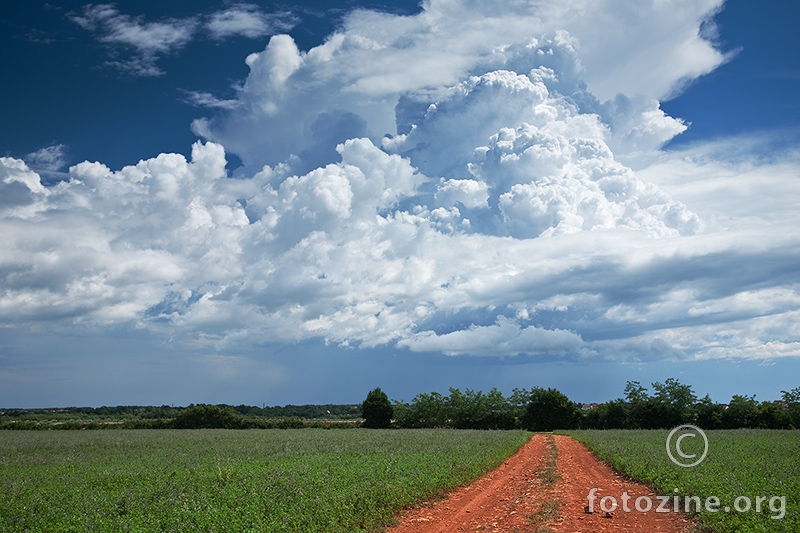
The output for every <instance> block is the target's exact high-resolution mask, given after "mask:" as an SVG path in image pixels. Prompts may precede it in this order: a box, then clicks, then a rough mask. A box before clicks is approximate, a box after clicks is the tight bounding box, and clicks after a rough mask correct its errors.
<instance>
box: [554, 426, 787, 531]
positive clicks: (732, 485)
mask: <svg viewBox="0 0 800 533" xmlns="http://www.w3.org/2000/svg"><path fill="white" fill-rule="evenodd" d="M564 433H566V434H568V435H570V436H572V437H573V438H575V439H577V440H578V441H580V442H582V443H584V444H586V445H587V446H588V447H589V448H590V449H591V450H592V451H594V452H595V454H596V455H597V456H598V457H599V458H600V459H602V460H603V461H605V462H607V463H609V464H610V465H612V466H613V467H614V468H615V469H616V470H617V471H619V472H622V473H624V474H626V475H628V476H630V477H631V478H633V479H636V480H638V481H641V482H643V483H646V484H647V485H649V486H651V487H653V488H655V489H656V491H657V492H659V494H663V495H669V496H670V497H674V496H676V495H677V496H679V497H680V501H684V502H685V497H686V496H698V497H699V498H700V500H701V502H703V506H702V507H701V512H700V513H699V514H697V513H694V509H692V512H691V513H690V514H692V515H697V516H698V519H699V522H700V524H701V526H702V527H704V528H706V529H708V530H710V531H714V532H716V533H751V532H753V533H754V532H758V533H770V532H775V533H778V532H789V531H800V462H799V461H798V457H800V431H796V430H792V431H784V430H714V431H707V432H706V434H707V436H708V440H709V449H708V455H707V457H706V459H705V460H704V461H703V462H702V463H700V464H699V465H697V466H695V467H692V468H682V467H680V466H677V465H675V464H673V463H672V462H671V461H670V459H669V457H668V455H667V453H666V439H667V435H668V433H669V432H668V431H666V430H664V431H661V430H657V431H645V430H605V431H600V430H597V431H588V430H587V431H570V432H564ZM676 489H677V491H676ZM710 497H711V498H713V497H716V498H719V500H720V506H719V510H718V511H716V512H709V511H707V510H706V509H705V502H706V500H707V498H710ZM759 497H760V498H765V499H764V500H762V502H761V504H760V507H761V508H760V511H757V510H756V503H755V502H756V501H757V498H759ZM780 497H783V498H784V501H785V505H783V504H782V502H781V501H779V500H777V499H775V500H770V498H780ZM737 498H740V499H739V500H737ZM745 498H746V499H745ZM748 501H749V502H750V508H749V509H747V510H746V511H745V510H744V509H745V507H746V506H747V504H748ZM726 507H727V508H728V511H727V512H726V511H725V508H726Z"/></svg>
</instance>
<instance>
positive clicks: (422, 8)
mask: <svg viewBox="0 0 800 533" xmlns="http://www.w3.org/2000/svg"><path fill="white" fill-rule="evenodd" d="M799 14H800V7H797V6H795V5H794V4H793V3H790V2H769V3H766V4H765V3H760V4H754V3H752V2H744V1H740V0H735V1H728V2H722V1H721V0H692V1H689V0H653V1H652V2H640V1H635V0H630V1H627V0H594V1H592V2H587V1H585V0H567V1H565V0H558V1H556V0H535V1H527V2H526V1H521V0H512V1H508V2H500V3H498V2H494V1H492V2H488V1H483V0H471V1H461V0H426V1H425V2H423V3H422V4H417V3H416V2H408V1H404V2H390V1H388V0H386V1H383V2H356V1H352V2H340V3H329V2H311V1H308V2H294V3H275V2H273V3H268V2H253V3H237V2H219V1H211V0H201V1H194V2H152V1H137V2H130V1H120V2H116V3H113V4H86V3H83V2H50V3H40V2H25V3H24V4H22V5H15V6H14V7H12V8H9V9H5V10H4V11H3V13H2V14H0V47H2V52H3V53H2V54H0V68H2V69H3V72H4V80H5V81H4V83H3V84H2V85H0V102H2V103H1V104H0V105H2V117H3V119H2V120H3V122H2V123H3V126H4V127H2V128H0V405H1V406H4V407H29V408H33V407H51V406H61V407H63V406H101V405H132V404H136V405H162V404H171V405H188V404H190V403H227V404H234V405H236V404H242V403H243V404H247V405H285V404H290V403H291V404H306V403H358V402H361V401H362V400H363V398H364V397H365V396H366V394H367V392H368V391H369V390H371V389H373V388H375V387H381V388H382V389H383V390H384V391H385V392H386V393H387V394H388V395H389V397H390V398H393V399H396V400H402V401H411V400H412V399H413V397H414V396H416V395H417V394H419V393H422V392H432V391H438V392H442V393H445V394H446V393H447V390H448V388H449V387H457V388H461V389H462V390H463V389H474V390H482V391H485V392H486V391H489V390H490V389H492V388H498V389H500V390H501V391H503V392H504V393H506V394H509V393H510V392H511V390H512V389H514V388H530V387H534V386H536V387H555V388H558V389H559V390H561V391H562V392H564V393H565V394H567V395H568V396H569V397H570V398H571V399H573V400H575V401H582V402H602V401H607V400H610V399H614V398H617V397H620V396H622V395H623V390H624V388H625V383H626V382H627V381H629V380H631V381H633V380H635V381H640V382H641V383H642V384H644V385H645V386H649V385H650V384H651V383H653V382H656V381H658V382H663V381H664V380H665V379H667V378H670V377H673V378H677V379H678V380H680V381H681V382H682V383H685V384H689V385H691V386H692V387H693V389H694V391H695V393H696V394H697V395H698V396H704V395H705V394H709V395H710V396H711V397H712V399H714V400H716V401H719V402H725V401H727V400H729V399H730V397H731V396H732V395H733V394H745V395H756V398H757V399H758V400H772V399H777V398H779V397H780V391H781V390H789V389H792V388H794V387H798V386H800V326H799V325H798V324H800V292H798V291H800V232H798V230H797V229H796V228H798V227H800V209H797V208H798V206H800V150H799V149H798V148H799V147H800V142H798V141H800V127H798V126H800V104H798V103H797V98H796V95H797V94H800V58H799V57H798V54H797V52H796V51H797V50H799V49H800V37H798V35H797V32H793V31H792V29H791V28H790V24H791V23H792V22H793V21H796V20H797V18H798V15H799Z"/></svg>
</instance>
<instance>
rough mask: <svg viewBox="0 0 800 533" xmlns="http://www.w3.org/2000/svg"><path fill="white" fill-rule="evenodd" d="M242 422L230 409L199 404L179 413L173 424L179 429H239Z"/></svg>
mask: <svg viewBox="0 0 800 533" xmlns="http://www.w3.org/2000/svg"><path fill="white" fill-rule="evenodd" d="M242 422H243V420H242V417H240V416H239V415H237V414H236V411H234V410H233V409H232V408H230V407H219V406H218V405H207V404H199V405H190V406H189V407H187V408H186V409H184V410H183V411H181V412H180V413H178V415H177V416H176V417H175V421H174V422H173V424H174V426H175V428H177V429H212V428H224V429H238V428H241V427H242Z"/></svg>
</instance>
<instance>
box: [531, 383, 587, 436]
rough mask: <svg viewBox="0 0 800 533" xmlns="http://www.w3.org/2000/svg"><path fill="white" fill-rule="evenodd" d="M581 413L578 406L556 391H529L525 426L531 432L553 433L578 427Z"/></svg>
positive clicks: (540, 389)
mask: <svg viewBox="0 0 800 533" xmlns="http://www.w3.org/2000/svg"><path fill="white" fill-rule="evenodd" d="M580 418H581V411H580V407H578V404H577V403H575V402H572V401H570V399H569V398H567V397H566V396H565V395H564V394H562V393H561V392H559V391H558V390H556V389H546V390H545V389H542V388H539V387H535V388H533V389H531V403H529V404H528V412H527V416H526V426H527V427H528V429H529V430H531V431H553V430H554V429H574V428H576V427H578V422H579V420H580Z"/></svg>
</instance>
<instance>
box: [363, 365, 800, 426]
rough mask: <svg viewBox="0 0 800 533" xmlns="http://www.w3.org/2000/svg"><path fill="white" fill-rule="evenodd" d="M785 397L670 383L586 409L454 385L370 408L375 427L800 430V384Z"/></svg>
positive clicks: (549, 393) (550, 397)
mask: <svg viewBox="0 0 800 533" xmlns="http://www.w3.org/2000/svg"><path fill="white" fill-rule="evenodd" d="M781 394H782V400H779V401H775V402H769V401H763V402H758V401H757V400H756V399H755V396H750V397H748V396H740V395H734V396H733V397H732V398H731V400H730V402H729V403H727V404H718V403H715V402H713V401H712V400H711V397H710V396H708V395H706V396H705V397H703V398H701V399H698V398H697V395H696V394H695V393H694V391H693V390H692V388H691V386H689V385H685V384H682V383H680V382H679V381H678V380H677V379H674V378H669V379H667V380H665V381H664V383H659V382H655V383H652V392H651V391H650V390H649V389H648V388H647V387H644V386H643V385H642V384H641V383H640V382H638V381H628V382H627V384H626V387H625V391H624V397H622V398H617V399H615V400H611V401H608V402H605V403H602V404H589V405H587V404H580V403H577V402H574V401H572V400H570V399H569V398H568V397H567V396H566V395H564V394H563V393H561V392H560V391H558V390H557V389H553V388H548V389H544V388H541V387H534V388H532V389H529V390H525V389H514V390H513V391H512V393H511V395H510V396H508V397H506V396H504V395H503V394H502V393H501V392H500V391H498V390H497V389H492V390H491V391H489V392H488V393H483V392H481V391H477V392H476V391H474V390H472V389H467V390H466V391H463V392H462V391H461V390H459V389H456V388H450V389H449V394H447V395H443V394H440V393H438V392H430V393H422V394H418V395H417V396H415V397H414V398H413V399H412V400H411V402H410V403H405V402H402V401H396V400H395V401H390V400H389V399H388V397H387V396H386V394H385V393H383V392H382V391H381V390H380V389H375V390H373V391H371V392H370V393H369V394H368V395H367V398H366V399H365V400H364V403H363V404H362V413H363V416H364V419H365V426H367V427H398V428H456V429H528V430H531V431H552V430H555V429H666V428H672V427H675V426H678V425H681V424H695V425H698V426H700V427H701V428H703V429H738V428H764V429H800V387H797V388H795V389H792V390H791V391H781Z"/></svg>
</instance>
